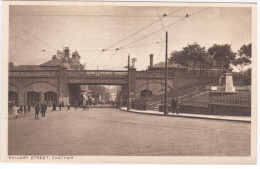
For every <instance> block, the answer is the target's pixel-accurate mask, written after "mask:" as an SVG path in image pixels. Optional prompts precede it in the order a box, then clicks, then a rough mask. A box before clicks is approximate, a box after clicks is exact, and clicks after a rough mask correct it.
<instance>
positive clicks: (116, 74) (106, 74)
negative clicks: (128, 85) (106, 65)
mask: <svg viewBox="0 0 260 169" xmlns="http://www.w3.org/2000/svg"><path fill="white" fill-rule="evenodd" d="M127 75H128V72H127V71H110V70H68V77H73V78H77V77H80V78H106V79H126V78H127Z"/></svg>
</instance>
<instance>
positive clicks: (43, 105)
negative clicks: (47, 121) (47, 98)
mask: <svg viewBox="0 0 260 169" xmlns="http://www.w3.org/2000/svg"><path fill="white" fill-rule="evenodd" d="M46 110H47V105H46V104H45V103H43V104H42V117H45V114H46Z"/></svg>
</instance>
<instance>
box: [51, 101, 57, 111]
mask: <svg viewBox="0 0 260 169" xmlns="http://www.w3.org/2000/svg"><path fill="white" fill-rule="evenodd" d="M52 106H53V107H52V110H56V103H55V102H53V104H52Z"/></svg>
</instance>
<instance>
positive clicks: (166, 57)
mask: <svg viewBox="0 0 260 169" xmlns="http://www.w3.org/2000/svg"><path fill="white" fill-rule="evenodd" d="M167 62H168V32H167V31H166V45H165V89H164V90H165V94H164V114H165V115H166V114H168V106H167V78H168V63H167Z"/></svg>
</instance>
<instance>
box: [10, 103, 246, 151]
mask: <svg viewBox="0 0 260 169" xmlns="http://www.w3.org/2000/svg"><path fill="white" fill-rule="evenodd" d="M8 130H9V133H8V134H9V137H8V143H9V144H8V153H9V155H75V156H76V155H113V156H117V155H128V156H143V155H144V156H248V155H250V123H243V122H232V121H221V120H216V121H215V120H207V119H192V118H181V117H165V116H154V115H145V114H136V113H130V112H125V111H121V110H119V109H115V108H92V109H90V110H86V111H82V110H79V109H78V110H77V111H75V110H74V109H73V108H72V109H71V110H70V111H68V110H66V109H65V108H64V109H63V110H62V111H59V110H58V111H51V110H48V111H47V113H46V117H41V116H40V119H39V120H35V119H34V116H33V115H31V116H28V117H24V118H19V119H10V120H9V123H8Z"/></svg>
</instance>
